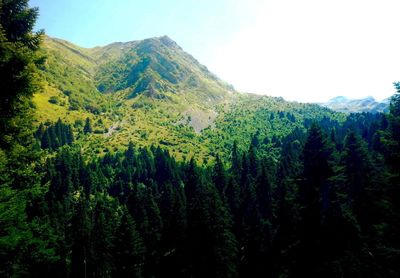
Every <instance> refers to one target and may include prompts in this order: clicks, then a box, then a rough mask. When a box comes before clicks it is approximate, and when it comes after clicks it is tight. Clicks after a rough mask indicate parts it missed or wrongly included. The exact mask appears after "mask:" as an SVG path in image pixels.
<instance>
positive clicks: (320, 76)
mask: <svg viewBox="0 0 400 278" xmlns="http://www.w3.org/2000/svg"><path fill="white" fill-rule="evenodd" d="M30 5H31V6H35V7H39V13H40V16H39V19H38V21H37V25H36V29H45V31H46V33H47V34H48V35H50V36H52V37H57V38H62V39H65V40H68V41H71V42H72V43H75V44H77V45H80V46H83V47H94V46H101V45H106V44H109V43H112V42H116V41H122V42H124V41H132V40H140V39H145V38H149V37H156V36H162V35H168V36H169V37H170V38H172V39H173V40H175V41H176V42H177V43H178V44H179V45H180V46H181V47H182V48H183V49H184V50H185V51H187V52H189V53H190V54H192V55H193V56H194V57H195V58H196V59H198V60H199V61H200V62H201V63H202V64H204V65H206V66H207V67H208V68H209V69H210V70H211V71H212V72H214V73H215V74H217V75H218V76H219V77H220V78H221V79H223V80H225V81H227V82H228V83H230V84H232V85H233V86H234V87H235V88H236V89H237V90H239V91H243V92H249V93H258V94H266V95H272V96H282V97H283V98H285V99H287V100H296V101H305V102H323V101H327V100H328V99H330V98H332V97H335V96H339V95H343V96H347V97H350V98H362V97H366V96H373V97H375V98H376V99H377V100H382V99H384V98H387V97H389V96H391V95H392V94H393V93H394V87H393V82H396V81H400V67H399V66H400V36H399V30H400V17H399V16H398V11H399V10H400V1H399V0H379V1H378V0H335V1H333V0H302V1H299V0H168V1H167V0H141V1H138V0H57V1H54V0H31V1H30Z"/></svg>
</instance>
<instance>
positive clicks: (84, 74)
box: [34, 36, 338, 160]
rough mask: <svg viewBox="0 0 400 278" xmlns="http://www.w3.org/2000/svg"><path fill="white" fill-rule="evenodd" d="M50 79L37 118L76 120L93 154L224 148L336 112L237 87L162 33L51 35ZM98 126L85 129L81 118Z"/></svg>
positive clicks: (200, 154)
mask: <svg viewBox="0 0 400 278" xmlns="http://www.w3.org/2000/svg"><path fill="white" fill-rule="evenodd" d="M42 52H43V55H45V56H46V57H47V62H46V64H45V66H44V67H43V68H42V75H43V79H44V80H45V84H44V86H43V91H42V92H41V93H39V94H37V95H36V96H35V99H34V103H35V104H36V106H37V107H38V110H37V111H38V115H37V119H38V122H46V121H48V122H52V121H56V120H57V119H58V118H61V119H62V120H63V121H65V122H69V123H73V124H74V127H75V132H76V134H77V139H78V140H77V142H76V143H77V144H80V145H81V146H82V149H83V150H84V152H85V153H86V154H88V155H94V154H102V153H104V152H108V151H110V150H116V149H118V148H120V147H121V146H126V145H127V144H128V142H129V141H133V142H134V143H135V144H136V145H138V146H148V145H151V144H153V145H160V146H162V147H164V148H166V149H168V150H169V151H170V152H171V153H172V154H174V155H175V156H176V157H177V158H179V159H182V158H190V157H192V156H194V155H195V156H196V157H197V158H198V159H199V160H204V159H209V158H211V159H212V157H213V156H215V155H216V154H217V153H221V154H227V152H228V151H229V149H230V146H232V144H233V141H234V140H237V141H238V142H239V143H240V144H239V147H240V148H244V147H246V145H247V144H248V142H249V141H250V139H251V137H253V136H254V135H255V136H256V137H257V139H258V140H264V141H268V140H269V141H271V144H270V147H271V148H270V149H266V150H265V151H267V152H271V151H272V153H273V143H272V138H273V137H281V136H285V135H287V134H288V133H290V132H291V131H293V129H295V128H296V127H297V128H304V121H305V120H307V119H308V120H310V119H315V120H318V118H322V117H337V116H338V114H335V113H333V112H331V111H330V110H328V109H325V108H321V107H320V106H317V105H310V104H300V103H295V102H286V101H284V100H283V99H280V98H272V97H267V96H257V95H250V94H243V93H238V92H236V91H235V90H234V89H233V88H232V86H230V85H228V84H226V83H225V82H223V81H221V80H220V79H218V78H217V77H216V76H215V75H214V74H212V73H211V72H209V71H208V70H207V68H206V67H205V66H203V65H201V64H200V63H199V62H198V61H197V60H195V59H194V58H193V57H192V56H191V55H189V54H187V53H186V52H184V51H183V50H182V49H181V48H180V47H179V46H178V45H177V44H176V43H175V42H174V41H172V40H171V39H170V38H168V37H166V36H164V37H159V38H151V39H146V40H143V41H134V42H128V43H113V44H110V45H107V46H105V47H96V48H91V49H85V48H81V47H78V46H75V45H73V44H71V43H69V42H66V41H63V40H59V39H53V38H49V37H47V38H46V39H45V42H44V45H43V49H42ZM87 117H89V118H90V119H91V120H92V124H93V129H94V133H92V134H90V135H83V134H82V133H81V132H80V131H82V128H83V122H84V119H86V118H87Z"/></svg>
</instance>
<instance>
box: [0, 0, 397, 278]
mask: <svg viewBox="0 0 400 278" xmlns="http://www.w3.org/2000/svg"><path fill="white" fill-rule="evenodd" d="M36 17H37V10H35V9H31V8H29V7H28V4H27V0H13V1H3V2H1V5H0V20H1V22H0V23H1V25H0V26H1V28H0V72H1V76H2V78H3V80H4V83H3V87H2V95H1V103H0V109H1V110H0V112H1V121H0V132H1V133H0V136H1V137H0V276H2V277H398V276H399V274H400V268H399V265H398V261H399V260H400V241H399V237H398V231H400V206H399V204H400V188H399V186H400V169H399V167H400V166H399V165H400V84H395V85H396V88H397V89H398V93H397V94H396V95H395V96H394V97H393V98H392V101H391V105H390V113H389V114H368V113H362V114H351V115H349V116H346V117H345V116H343V115H338V114H335V113H332V112H330V111H328V110H324V109H322V110H321V109H320V108H318V107H317V106H313V105H301V104H293V103H287V102H284V101H283V100H279V99H272V98H255V97H243V98H241V99H240V98H239V101H238V102H236V103H235V104H234V105H231V106H230V107H228V108H226V107H223V106H222V108H221V111H219V112H220V113H221V114H223V117H221V118H220V119H219V121H217V122H216V126H215V129H211V128H210V129H208V130H205V131H204V133H203V135H202V136H205V137H204V138H203V139H201V140H203V142H202V143H203V144H204V145H207V144H211V145H212V146H213V148H210V150H211V151H212V152H211V154H210V156H212V157H213V160H212V161H209V162H208V163H203V164H198V160H196V157H192V158H190V159H183V157H179V159H176V158H175V157H174V156H172V155H171V154H170V152H168V151H167V150H166V149H163V148H161V147H160V146H150V147H143V146H140V145H137V144H134V143H132V142H131V143H129V145H128V147H127V148H124V149H123V148H119V149H118V148H117V149H115V150H110V149H106V150H104V154H103V155H100V156H97V155H95V156H88V155H87V151H86V150H85V148H86V149H87V148H90V146H91V145H90V143H91V142H92V141H93V140H94V139H93V138H94V136H95V134H96V133H99V132H102V131H101V130H99V128H102V127H103V125H104V123H103V121H102V118H95V117H94V116H93V115H90V113H86V112H85V113H83V114H75V115H76V116H79V115H80V116H83V115H84V116H85V117H81V118H79V119H78V120H77V121H75V124H74V126H71V125H70V122H63V120H61V119H59V120H58V121H56V122H54V123H52V122H46V123H45V124H42V125H40V126H39V128H38V129H36V130H34V129H33V123H32V117H31V114H30V111H31V110H32V109H33V107H32V105H31V104H30V100H31V97H32V94H33V93H34V92H36V91H37V89H38V86H37V84H36V80H38V78H39V75H37V70H36V69H37V67H41V66H42V64H41V63H40V62H41V59H40V57H38V54H37V49H38V47H39V43H40V33H37V34H33V33H32V32H31V31H32V26H33V24H34V22H35V19H36ZM162 40H163V43H164V44H166V45H167V44H171V43H173V42H171V41H169V40H167V39H166V38H163V39H162ZM146 43H150V47H152V46H153V45H152V43H151V41H150V42H149V41H147V42H146ZM174 48H175V49H176V51H179V49H178V48H177V47H176V46H175V45H174ZM146 49H147V48H146ZM145 57H147V56H145ZM158 58H159V59H156V60H154V59H152V58H151V59H150V60H146V59H143V60H142V61H141V63H146V61H147V62H149V65H150V67H149V68H148V69H150V70H160V68H159V67H158V65H157V63H162V64H163V65H162V68H161V69H162V71H160V72H161V73H165V74H166V73H167V72H168V70H165V69H166V68H169V67H174V66H176V65H175V64H169V63H167V62H164V63H163V60H162V59H161V57H158ZM185 58H186V59H188V60H189V61H191V60H190V57H186V56H185ZM107 67H108V65H104V71H103V72H100V73H101V74H104V76H103V75H100V76H99V80H98V81H99V82H100V83H99V84H101V82H105V80H106V78H105V77H106V73H107V71H106V69H107ZM203 70H204V69H203ZM204 72H206V71H205V70H204ZM123 73H124V74H125V73H126V72H125V71H123ZM174 73H175V74H179V71H178V70H176V71H174ZM206 73H207V72H206ZM124 76H125V75H124ZM42 77H43V76H42ZM175 77H176V76H172V77H168V76H166V77H165V78H166V79H168V78H170V80H169V82H170V83H174V79H173V78H175ZM210 78H213V77H212V76H211V77H210ZM58 81H59V80H58ZM58 81H57V82H58ZM118 83H119V81H118V80H115V84H111V85H112V86H111V87H114V86H120V85H121V84H118ZM71 84H73V83H71ZM71 84H69V85H71ZM64 85H65V84H64ZM69 85H68V86H69ZM92 85H93V84H91V85H90V86H92ZM128 85H129V84H128ZM111 87H110V88H111ZM110 88H104V89H105V90H106V91H107V90H109V89H110ZM80 93H82V94H83V93H84V90H82V91H81V92H80ZM73 94H74V93H72V95H73ZM77 95H79V94H77ZM72 99H73V98H72ZM49 100H50V99H49ZM51 101H52V102H56V103H59V100H57V99H56V98H53V99H52V100H51ZM245 102H248V103H247V105H246V106H244V108H242V109H240V108H239V107H235V105H239V104H240V103H245ZM46 103H47V102H46ZM154 103H157V102H154ZM266 103H267V104H268V105H265V104H266ZM265 107H270V108H271V109H270V110H267V109H265ZM272 107H273V108H274V109H272ZM277 107H281V108H284V109H282V110H280V111H279V110H278V109H276V108H277ZM78 108H79V107H78ZM225 108H226V109H227V110H229V111H223V109H225ZM79 109H80V108H79ZM85 109H86V110H87V108H85ZM99 109H100V108H99ZM72 110H74V109H72ZM89 110H90V109H89ZM100 111H106V108H104V110H102V109H100V110H98V111H97V110H96V111H92V112H93V113H92V114H96V115H97V114H99V113H100ZM154 111H157V112H160V110H154ZM154 111H153V112H154ZM321 111H322V112H321ZM88 114H89V116H88ZM161 114H162V113H161ZM307 114H308V115H307ZM152 115H153V114H152ZM162 115H163V116H164V114H162ZM83 119H86V120H85V121H83ZM93 119H95V120H96V121H93ZM188 121H191V119H188ZM232 126H234V127H236V128H230V127H232ZM96 128H97V129H96ZM114 129H117V127H114V128H113V129H111V131H113V130H114ZM182 130H185V127H184V125H183V124H181V127H180V129H177V132H178V133H179V132H180V131H182ZM111 131H109V133H111ZM213 133H214V136H212V134H213ZM188 134H192V133H188ZM100 136H105V137H107V136H108V135H104V134H101V135H100ZM140 136H141V135H140ZM158 138H159V137H158ZM199 138H201V137H199ZM199 138H197V139H196V137H195V136H194V135H193V134H192V137H191V136H187V137H185V140H187V141H188V142H189V143H190V144H193V145H195V144H196V142H197V141H196V140H199ZM124 139H125V142H126V141H127V140H126V139H127V138H124ZM142 139H143V140H147V138H146V136H143V138H142ZM190 140H192V141H190ZM83 142H88V143H87V144H83ZM168 144H171V143H168V142H167V141H165V142H164V144H159V145H165V146H166V145H168ZM148 145H149V144H148ZM178 147H179V146H178ZM199 152H200V150H199Z"/></svg>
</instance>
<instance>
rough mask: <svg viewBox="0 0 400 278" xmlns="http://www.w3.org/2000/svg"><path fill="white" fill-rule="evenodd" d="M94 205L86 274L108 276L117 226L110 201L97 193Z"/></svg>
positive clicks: (111, 263) (111, 267) (110, 270)
mask: <svg viewBox="0 0 400 278" xmlns="http://www.w3.org/2000/svg"><path fill="white" fill-rule="evenodd" d="M95 199H96V200H97V203H96V206H95V208H94V209H93V215H92V219H93V220H92V221H93V222H92V225H93V226H92V231H91V234H90V257H89V262H88V275H89V276H92V277H110V275H111V273H112V271H113V256H112V251H113V250H114V246H113V243H114V242H115V241H114V238H113V235H114V234H115V233H114V229H115V227H116V226H117V225H116V222H117V219H115V217H116V216H115V214H114V211H113V210H114V209H115V207H114V206H113V204H111V203H110V201H109V200H108V199H107V198H105V197H103V196H101V195H100V194H97V196H95Z"/></svg>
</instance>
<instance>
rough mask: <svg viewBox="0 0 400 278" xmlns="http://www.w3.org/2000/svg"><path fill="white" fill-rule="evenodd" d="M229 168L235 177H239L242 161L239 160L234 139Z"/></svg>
mask: <svg viewBox="0 0 400 278" xmlns="http://www.w3.org/2000/svg"><path fill="white" fill-rule="evenodd" d="M231 164H232V165H231V169H230V172H231V174H232V175H233V176H234V177H235V178H239V176H240V174H239V173H240V172H241V168H242V162H241V161H240V153H239V150H238V146H237V142H236V140H235V141H234V142H233V146H232V153H231Z"/></svg>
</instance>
